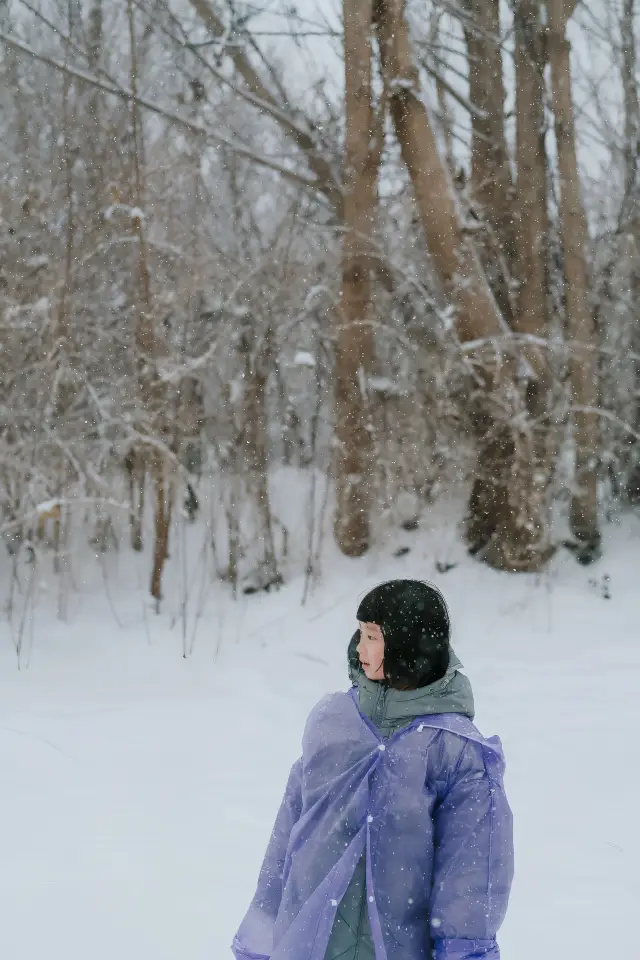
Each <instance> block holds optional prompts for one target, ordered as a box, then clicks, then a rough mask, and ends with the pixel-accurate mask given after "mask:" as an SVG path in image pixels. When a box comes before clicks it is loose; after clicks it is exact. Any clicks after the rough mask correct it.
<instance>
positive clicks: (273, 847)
mask: <svg viewBox="0 0 640 960" xmlns="http://www.w3.org/2000/svg"><path fill="white" fill-rule="evenodd" d="M301 810H302V761H301V760H297V761H296V763H294V765H293V767H292V768H291V773H290V774H289V780H288V782H287V786H286V789H285V792H284V798H283V800H282V804H281V805H280V810H279V811H278V815H277V817H276V822H275V824H274V827H273V830H272V832H271V839H270V840H269V844H268V846H267V851H266V853H265V856H264V860H263V862H262V868H261V870H260V874H259V877H258V886H257V889H256V893H255V896H254V898H253V900H252V902H251V906H250V907H249V910H248V911H247V914H246V916H245V918H244V920H243V921H242V923H241V924H240V928H239V930H238V932H237V934H236V936H235V938H234V941H233V945H232V950H233V952H234V954H235V956H236V960H269V957H270V956H271V952H272V950H273V927H274V924H275V921H276V917H277V915H278V910H279V909H280V901H281V899H282V884H283V874H284V866H285V859H286V855H287V848H288V846H289V837H290V836H291V831H292V830H293V827H294V826H295V824H296V822H297V821H298V819H299V817H300V812H301Z"/></svg>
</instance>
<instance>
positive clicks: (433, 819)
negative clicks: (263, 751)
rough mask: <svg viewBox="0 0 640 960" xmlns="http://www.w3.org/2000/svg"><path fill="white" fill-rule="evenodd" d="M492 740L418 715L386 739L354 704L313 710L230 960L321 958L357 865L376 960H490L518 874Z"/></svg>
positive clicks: (449, 717)
mask: <svg viewBox="0 0 640 960" xmlns="http://www.w3.org/2000/svg"><path fill="white" fill-rule="evenodd" d="M503 771H504V759H503V755H502V748H501V745H500V741H499V740H498V738H497V737H494V738H491V739H489V740H485V739H484V738H483V737H482V736H481V734H480V733H479V732H478V731H477V730H476V728H475V727H474V725H473V723H472V722H471V721H470V720H468V719H467V718H466V717H463V716H460V715H456V714H441V715H438V716H429V717H424V718H421V719H420V718H418V719H417V720H416V721H414V722H413V723H411V725H410V726H408V727H406V728H404V729H403V730H400V731H399V732H398V733H396V734H395V735H394V736H392V737H390V738H389V739H388V740H384V741H383V740H381V738H380V737H379V735H378V733H377V731H376V730H375V728H374V727H373V726H372V725H371V724H370V723H369V721H368V720H367V719H366V718H365V717H364V716H363V715H362V714H361V713H360V711H359V709H358V706H357V700H356V699H355V698H354V696H353V695H352V694H345V693H336V694H332V695H330V696H328V697H325V698H324V699H323V700H321V701H320V703H319V704H318V705H317V706H316V707H315V708H314V709H313V710H312V712H311V714H310V716H309V719H308V721H307V724H306V727H305V732H304V736H303V750H302V757H301V759H300V760H298V761H297V762H296V763H295V764H294V766H293V767H292V770H291V774H290V776H289V781H288V783H287V787H286V790H285V795H284V799H283V801H282V805H281V807H280V811H279V813H278V816H277V818H276V822H275V826H274V829H273V833H272V835H271V840H270V842H269V845H268V848H267V852H266V855H265V858H264V862H263V865H262V869H261V871H260V877H259V880H258V887H257V890H256V894H255V897H254V899H253V901H252V903H251V906H250V908H249V910H248V912H247V914H246V916H245V918H244V920H243V922H242V924H241V926H240V929H239V930H238V933H237V935H236V937H235V940H234V943H233V951H234V953H235V956H236V958H237V960H324V955H325V951H326V949H327V944H328V941H329V937H330V935H331V929H332V926H333V923H334V920H335V916H336V909H337V906H338V904H339V903H340V900H341V899H342V897H343V896H344V894H345V893H346V890H347V888H348V886H349V882H350V880H351V877H352V875H353V873H354V870H355V868H356V865H357V864H358V861H359V860H360V858H361V857H362V856H363V855H364V857H365V858H366V875H367V901H368V909H369V919H370V923H371V931H372V935H373V939H374V943H375V949H376V960H427V958H428V957H434V958H435V960H476V958H484V960H499V950H498V946H497V944H496V939H495V938H496V934H497V931H498V929H499V927H500V925H501V923H502V920H503V919H504V915H505V911H506V907H507V901H508V897H509V890H510V887H511V880H512V875H513V847H512V821H511V811H510V810H509V806H508V803H507V800H506V797H505V794H504V789H503V782H502V778H503Z"/></svg>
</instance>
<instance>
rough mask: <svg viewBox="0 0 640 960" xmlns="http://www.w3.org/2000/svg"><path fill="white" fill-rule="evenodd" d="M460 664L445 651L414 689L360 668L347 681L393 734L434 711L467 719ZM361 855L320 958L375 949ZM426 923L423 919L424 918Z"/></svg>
mask: <svg viewBox="0 0 640 960" xmlns="http://www.w3.org/2000/svg"><path fill="white" fill-rule="evenodd" d="M461 668H462V664H461V663H460V661H459V660H458V658H457V657H456V655H455V654H454V653H453V651H451V657H450V661H449V668H448V670H447V672H446V674H445V675H444V677H443V678H442V679H441V680H438V681H436V683H432V684H430V685H429V686H428V687H421V688H420V689H418V690H391V689H390V688H389V687H387V686H385V685H384V684H383V683H378V682H376V681H374V680H369V679H367V677H366V676H365V675H364V673H363V672H362V670H360V669H353V668H351V669H350V671H349V673H350V677H351V681H352V683H354V684H355V685H356V686H357V688H358V702H359V706H360V710H361V711H362V713H363V714H364V715H365V716H366V717H368V718H369V720H371V722H372V723H373V724H374V725H375V726H376V728H377V730H378V732H379V733H380V735H381V736H382V737H384V738H388V737H391V736H393V734H394V733H396V732H397V731H398V730H401V729H402V728H403V727H406V726H408V725H409V724H410V723H411V722H412V721H413V720H414V719H415V718H416V717H424V716H429V715H431V716H433V715H434V714H438V713H460V714H463V716H465V717H469V718H470V719H471V720H473V715H474V706H473V693H472V691H471V684H470V683H469V681H468V679H467V678H466V677H465V675H464V674H463V673H460V670H461ZM366 894H367V890H366V869H365V858H364V856H363V857H362V859H361V860H360V863H359V864H358V866H357V867H356V870H355V873H354V875H353V878H352V880H351V883H350V885H349V888H348V890H347V892H346V894H345V895H344V897H343V899H342V901H341V903H340V906H339V907H338V913H337V915H336V920H335V923H334V925H333V930H332V932H331V939H330V940H329V946H328V947H327V952H326V954H325V960H375V950H374V946H373V939H372V936H371V928H370V926H369V913H368V910H367V897H366ZM425 924H426V918H425Z"/></svg>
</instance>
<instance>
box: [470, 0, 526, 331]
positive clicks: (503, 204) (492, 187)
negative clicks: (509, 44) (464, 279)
mask: <svg viewBox="0 0 640 960" xmlns="http://www.w3.org/2000/svg"><path fill="white" fill-rule="evenodd" d="M466 10H467V13H468V15H469V17H468V19H467V20H466V21H465V37H466V42H467V54H468V60H469V98H470V100H471V102H472V103H473V105H474V107H476V108H477V111H476V112H475V113H474V114H473V116H472V138H471V190H472V195H473V199H474V201H475V203H477V205H478V213H479V214H480V216H481V218H482V220H483V221H484V222H485V223H486V224H487V226H488V228H489V236H488V237H486V238H485V239H484V241H483V243H482V250H481V254H482V261H483V266H484V268H485V272H486V274H487V277H488V279H489V283H490V285H491V289H492V290H493V294H494V296H495V298H496V300H497V302H498V306H499V307H500V310H501V312H502V315H503V316H504V317H506V318H507V319H509V320H511V318H512V314H513V311H512V295H511V290H510V279H511V276H512V275H513V264H514V260H515V251H516V244H515V230H514V221H513V203H514V198H515V194H514V188H513V179H512V176H511V168H510V165H509V155H508V152H507V141H506V137H505V128H504V100H505V88H504V81H503V76H502V48H501V43H500V2H499V0H466Z"/></svg>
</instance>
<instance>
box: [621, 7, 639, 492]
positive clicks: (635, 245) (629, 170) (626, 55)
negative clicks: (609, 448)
mask: <svg viewBox="0 0 640 960" xmlns="http://www.w3.org/2000/svg"><path fill="white" fill-rule="evenodd" d="M635 12H636V0H623V4H622V20H621V23H620V35H621V38H622V64H621V79H622V89H623V92H624V152H623V156H624V174H625V191H624V193H625V200H624V204H625V209H623V211H622V218H621V219H622V221H623V223H624V225H625V226H626V227H627V230H628V235H629V239H630V241H631V243H630V247H631V250H630V256H629V260H630V263H629V270H630V277H629V288H630V293H631V296H630V302H631V309H632V310H634V311H636V319H635V322H633V323H632V333H631V344H630V346H631V350H632V351H633V353H634V355H635V356H636V357H640V312H639V311H640V306H639V305H640V178H639V162H638V161H639V158H640V96H639V94H640V90H639V89H638V82H637V80H636V72H637V69H638V55H637V52H636V44H635V36H636V34H635ZM634 368H635V370H634V372H635V378H634V379H635V383H634V387H635V410H634V416H633V426H634V427H635V430H636V433H640V360H636V361H635V363H634ZM626 466H627V471H626V472H627V476H626V496H627V499H628V501H629V502H630V503H632V504H634V505H637V504H640V443H638V442H637V441H636V442H635V443H633V444H632V445H631V449H630V451H629V460H628V463H627V465H626Z"/></svg>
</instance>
